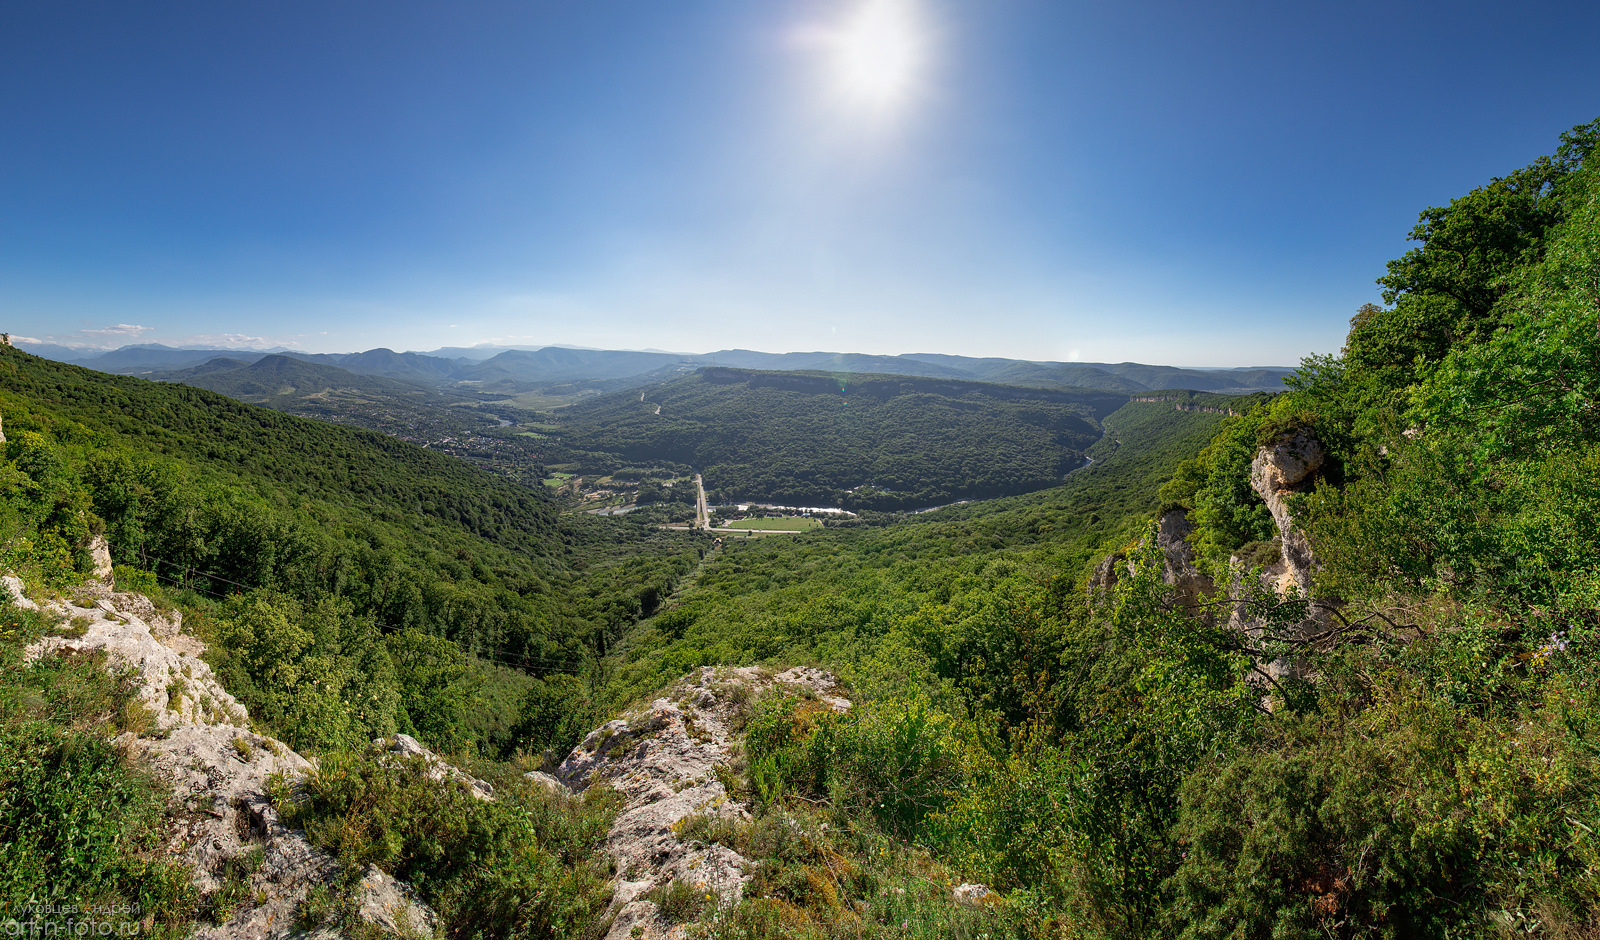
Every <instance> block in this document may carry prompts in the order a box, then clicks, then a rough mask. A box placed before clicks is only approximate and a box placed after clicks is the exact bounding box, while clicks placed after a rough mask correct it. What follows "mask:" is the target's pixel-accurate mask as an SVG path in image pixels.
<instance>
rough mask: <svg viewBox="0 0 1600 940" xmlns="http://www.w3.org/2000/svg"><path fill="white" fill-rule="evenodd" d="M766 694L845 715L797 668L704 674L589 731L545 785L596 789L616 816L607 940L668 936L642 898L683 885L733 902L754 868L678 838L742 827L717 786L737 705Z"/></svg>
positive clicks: (721, 850)
mask: <svg viewBox="0 0 1600 940" xmlns="http://www.w3.org/2000/svg"><path fill="white" fill-rule="evenodd" d="M774 685H788V686H792V687H795V688H798V689H806V690H809V691H810V692H811V693H812V694H815V695H816V696H817V697H818V699H819V700H820V701H822V702H823V703H824V704H826V705H827V706H828V707H830V708H833V709H835V710H837V711H844V710H846V709H848V708H849V707H850V703H849V701H847V700H846V699H844V698H842V697H841V696H839V695H838V693H837V683H836V681H835V680H834V678H833V676H831V675H829V674H828V673H826V672H823V671H822V670H819V669H810V668H798V669H790V670H787V671H785V672H780V673H778V674H776V675H773V674H771V673H769V672H768V671H766V670H764V669H760V668H758V667H746V668H740V669H733V668H721V669H713V668H711V667H705V668H702V669H700V670H699V671H698V672H696V673H693V674H691V675H690V676H688V677H687V678H685V679H683V680H682V681H680V682H679V683H677V684H676V685H674V686H673V687H672V688H670V689H669V690H668V691H667V694H666V695H665V696H663V697H661V698H658V699H656V700H655V701H653V702H651V703H650V705H649V706H647V707H645V708H642V709H638V710H635V711H633V712H631V713H629V714H626V715H624V716H622V717H621V718H618V719H616V720H614V721H610V722H607V723H606V724H604V725H601V726H600V727H599V728H596V729H595V730H594V731H592V732H590V733H589V734H588V735H587V736H586V737H585V738H584V739H583V741H582V743H580V744H579V745H578V746H577V747H576V748H574V749H573V751H572V753H571V754H570V755H568V757H567V759H566V760H565V761H563V762H562V763H561V766H560V767H559V768H558V769H557V770H556V773H555V780H554V781H552V782H553V783H555V784H557V785H559V786H564V787H568V788H571V789H572V790H575V791H581V790H583V789H585V788H587V787H590V786H595V785H599V784H604V785H607V786H610V787H611V788H612V789H613V790H615V791H616V792H617V794H618V795H619V796H621V798H622V800H623V804H622V809H621V811H620V812H619V813H618V815H617V818H616V821H615V822H614V823H613V824H612V827H611V832H610V834H609V835H608V836H607V839H606V851H607V852H608V853H609V854H610V855H611V857H612V860H613V861H614V862H615V864H616V871H617V887H616V893H615V895H614V897H613V900H612V913H613V915H614V919H613V920H612V923H611V928H610V931H609V932H608V933H607V934H606V938H607V940H624V938H651V937H654V938H667V937H677V936H679V935H680V934H681V928H674V926H673V925H671V924H669V923H667V922H666V921H665V920H664V919H663V918H662V917H661V914H660V911H659V909H658V908H657V906H656V904H655V903H654V902H653V901H651V900H650V899H649V898H648V897H646V895H647V894H649V893H650V892H651V890H652V889H655V888H665V887H667V886H669V885H671V884H672V883H673V882H688V883H690V884H692V885H694V886H695V888H696V889H697V890H701V891H704V892H705V893H706V894H708V895H710V896H712V898H713V900H714V902H715V903H716V904H718V905H719V906H731V905H732V904H735V903H737V902H738V900H739V897H740V895H741V893H742V892H743V889H744V884H745V882H746V881H748V880H749V878H750V875H751V873H752V871H753V867H754V866H753V865H752V864H751V863H750V862H749V861H748V860H747V859H745V858H743V857H742V856H740V855H739V853H737V852H735V851H734V850H733V849H730V848H728V847H727V846H725V845H718V844H708V843H705V842H699V841H694V840H689V841H684V840H683V839H681V838H680V837H679V831H680V829H682V824H683V822H684V820H686V819H688V818H689V817H691V816H711V817H722V818H730V819H748V818H749V816H750V811H749V808H748V807H746V806H745V805H743V804H742V803H740V802H738V801H737V800H736V799H735V798H734V797H733V795H732V794H730V793H729V792H728V791H727V789H726V787H725V786H724V785H723V782H722V780H721V779H720V778H719V776H718V769H719V768H722V767H725V766H726V765H727V764H728V763H729V761H730V759H731V756H732V748H733V747H734V745H735V742H736V740H737V738H738V733H737V732H736V731H735V730H734V726H735V724H736V721H735V718H736V715H737V714H738V713H739V710H740V708H741V707H742V705H743V703H746V702H748V701H750V700H751V699H752V698H753V697H754V696H757V695H759V694H760V693H762V692H763V691H765V690H767V689H770V688H771V687H773V686H774Z"/></svg>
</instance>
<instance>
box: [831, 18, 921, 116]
mask: <svg viewBox="0 0 1600 940" xmlns="http://www.w3.org/2000/svg"><path fill="white" fill-rule="evenodd" d="M912 3H913V0H862V3H861V5H860V6H859V7H857V8H856V9H855V10H854V11H853V13H852V14H851V15H850V16H849V17H848V18H847V19H846V20H845V21H844V22H843V23H842V24H841V25H840V27H839V28H838V29H837V30H835V31H832V32H831V34H830V35H829V36H828V41H827V46H828V49H829V54H830V59H831V61H830V63H829V64H830V66H831V71H832V78H833V83H834V86H835V90H836V91H837V92H838V94H839V95H840V97H842V98H843V99H844V100H845V101H846V102H848V103H849V104H850V105H852V106H853V107H857V108H860V109H863V110H867V111H872V112H877V113H882V112H888V111H894V110H898V109H899V108H900V107H901V106H902V105H903V104H904V103H905V102H906V100H907V99H908V98H910V97H911V93H912V91H914V90H915V86H916V79H917V77H918V74H919V72H920V71H921V66H922V61H923V57H924V46H925V39H924V36H923V30H922V27H921V25H920V24H919V23H918V21H917V17H916V12H915V10H914V9H913V8H912Z"/></svg>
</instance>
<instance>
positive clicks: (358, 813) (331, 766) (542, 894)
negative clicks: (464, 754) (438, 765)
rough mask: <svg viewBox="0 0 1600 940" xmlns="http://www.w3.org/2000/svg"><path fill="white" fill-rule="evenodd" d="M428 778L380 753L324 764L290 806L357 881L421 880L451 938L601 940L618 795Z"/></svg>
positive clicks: (514, 780) (290, 814)
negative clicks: (606, 847) (606, 842)
mask: <svg viewBox="0 0 1600 940" xmlns="http://www.w3.org/2000/svg"><path fill="white" fill-rule="evenodd" d="M428 771H429V768H428V767H427V765H426V764H425V763H424V762H422V761H421V760H397V759H395V758H394V757H393V756H391V755H384V754H381V753H378V752H373V751H370V750H369V751H368V752H366V753H364V754H363V755H361V756H359V757H348V756H346V757H337V758H333V759H329V760H325V761H324V762H323V763H322V765H321V767H320V768H319V769H318V771H317V772H316V773H315V774H313V775H312V776H311V777H310V778H309V779H308V780H307V781H306V783H305V785H304V788H303V792H302V793H301V794H299V795H298V796H297V797H296V798H293V799H291V800H289V801H287V802H284V803H282V805H281V806H280V809H281V810H283V811H284V812H285V817H286V819H287V820H288V822H289V824H290V825H293V826H297V827H302V828H304V829H305V832H306V836H307V838H309V839H310V840H311V841H312V842H313V843H314V844H316V845H319V846H321V847H323V848H325V849H327V850H328V851H329V852H331V853H332V854H333V855H335V856H336V857H337V858H338V859H339V861H340V863H341V864H342V865H343V866H344V871H345V873H346V876H347V877H348V878H349V879H351V880H352V881H354V880H355V879H359V878H360V876H361V872H362V871H363V870H364V869H365V868H366V866H367V865H369V864H373V865H377V866H378V867H380V868H382V869H383V870H384V871H387V872H389V873H390V874H392V875H394V876H395V877H397V878H399V879H401V880H403V881H406V882H408V883H409V884H411V885H412V886H413V887H414V888H416V889H417V891H418V892H419V893H420V894H421V896H422V897H423V899H424V900H425V901H427V903H428V904H429V905H430V906H432V907H433V909H434V910H435V911H436V912H438V914H439V915H440V917H441V919H442V921H443V925H444V933H445V935H446V936H447V937H452V938H500V937H507V938H515V937H541V938H542V937H586V936H589V935H591V932H592V930H593V928H594V927H595V922H596V918H598V917H599V915H600V914H601V912H602V911H603V910H604V909H605V905H606V902H607V901H608V900H609V888H608V885H607V882H608V875H609V872H608V871H606V869H605V867H604V865H603V864H602V862H601V858H602V857H601V856H599V855H598V854H597V852H598V849H599V848H600V845H601V843H602V841H603V839H604V836H605V833H606V831H607V830H608V828H609V826H610V821H611V817H612V815H614V813H615V811H616V805H615V800H614V799H613V798H611V797H610V796H609V795H608V794H607V793H606V792H604V791H603V790H598V789H596V790H592V791H590V792H588V793H586V794H584V796H582V797H580V798H571V799H569V798H567V797H562V796H557V795H555V794H552V793H549V792H548V791H546V790H545V789H544V788H543V787H540V786H538V785H535V784H530V783H528V782H527V781H523V780H521V779H520V778H519V777H516V776H512V775H507V776H505V777H503V778H501V779H497V780H496V781H495V783H496V784H497V786H496V791H495V795H496V800H495V801H494V802H487V801H483V800H479V799H476V798H475V797H473V796H472V795H471V794H469V793H468V792H467V791H466V790H465V788H463V787H460V786H456V785H451V784H448V783H441V782H439V781H436V780H433V779H431V778H430V777H429V775H428Z"/></svg>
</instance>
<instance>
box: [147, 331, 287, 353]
mask: <svg viewBox="0 0 1600 940" xmlns="http://www.w3.org/2000/svg"><path fill="white" fill-rule="evenodd" d="M172 342H173V343H174V344H176V345H178V346H217V347H222V348H227V349H271V348H273V347H275V346H299V345H300V343H298V342H297V341H295V340H293V339H277V338H275V337H271V336H250V335H249V334H246V333H196V334H193V335H190V336H185V337H182V338H181V339H176V340H173V341H172Z"/></svg>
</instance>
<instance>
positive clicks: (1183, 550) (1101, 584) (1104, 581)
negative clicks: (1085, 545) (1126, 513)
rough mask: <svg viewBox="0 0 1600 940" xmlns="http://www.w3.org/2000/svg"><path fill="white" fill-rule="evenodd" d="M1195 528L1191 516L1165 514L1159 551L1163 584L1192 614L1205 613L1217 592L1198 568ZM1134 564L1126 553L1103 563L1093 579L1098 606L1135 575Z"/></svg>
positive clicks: (1091, 587) (1159, 528)
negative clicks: (1205, 600)
mask: <svg viewBox="0 0 1600 940" xmlns="http://www.w3.org/2000/svg"><path fill="white" fill-rule="evenodd" d="M1192 531H1194V526H1192V525H1190V523H1189V514H1188V513H1186V512H1184V511H1183V510H1182V509H1171V510H1168V511H1167V512H1165V513H1162V515H1161V518H1160V520H1159V521H1157V523H1156V548H1158V549H1159V550H1160V551H1161V580H1163V581H1164V582H1166V584H1167V586H1168V587H1169V588H1171V589H1172V600H1173V602H1174V603H1176V604H1180V605H1182V606H1183V607H1184V609H1186V610H1188V611H1189V612H1190V613H1201V611H1202V608H1201V606H1200V601H1201V597H1202V596H1203V595H1208V594H1211V593H1213V592H1214V591H1215V590H1216V586H1215V585H1214V584H1213V583H1212V581H1211V578H1210V577H1209V576H1207V575H1206V574H1205V573H1204V572H1202V571H1201V570H1200V569H1199V567H1198V566H1197V565H1196V564H1195V554H1194V549H1193V548H1192V547H1191V546H1190V545H1189V533H1190V532H1192ZM1132 570H1133V562H1132V561H1130V560H1129V559H1128V556H1127V554H1126V553H1124V552H1113V553H1111V554H1110V555H1107V556H1106V557H1104V558H1102V559H1100V564H1098V565H1096V566H1095V569H1094V574H1093V575H1091V576H1090V578H1089V597H1090V599H1091V600H1093V601H1095V602H1096V603H1105V602H1106V601H1108V600H1109V599H1110V598H1111V591H1112V589H1113V588H1115V587H1116V586H1117V582H1118V581H1120V580H1121V579H1122V573H1123V572H1124V571H1127V572H1129V573H1132Z"/></svg>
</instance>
